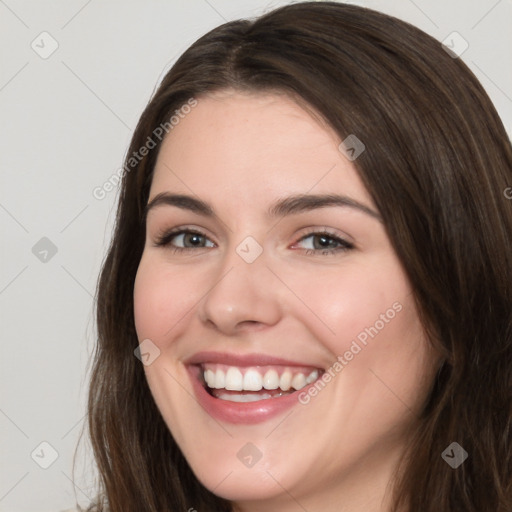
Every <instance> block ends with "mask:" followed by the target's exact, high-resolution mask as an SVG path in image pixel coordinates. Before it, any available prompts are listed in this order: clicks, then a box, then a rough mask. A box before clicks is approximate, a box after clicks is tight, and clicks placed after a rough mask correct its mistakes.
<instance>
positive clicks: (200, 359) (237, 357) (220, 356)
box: [184, 352, 319, 368]
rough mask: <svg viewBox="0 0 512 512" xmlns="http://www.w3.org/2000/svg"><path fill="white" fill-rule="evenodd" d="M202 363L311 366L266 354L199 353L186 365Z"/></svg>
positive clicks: (189, 359) (186, 362)
mask: <svg viewBox="0 0 512 512" xmlns="http://www.w3.org/2000/svg"><path fill="white" fill-rule="evenodd" d="M202 363H220V364H227V365H229V366H240V367H243V366H272V365H274V366H279V365H280V366H308V367H311V368H319V367H316V366H315V367H313V366H311V365H310V364H307V363H304V362H297V361H289V360H287V359H281V358H279V357H274V356H269V355H266V354H230V353H227V352H198V353H197V354H194V355H193V356H192V357H190V358H188V359H186V360H185V361H184V364H186V365H194V364H195V365H198V364H202Z"/></svg>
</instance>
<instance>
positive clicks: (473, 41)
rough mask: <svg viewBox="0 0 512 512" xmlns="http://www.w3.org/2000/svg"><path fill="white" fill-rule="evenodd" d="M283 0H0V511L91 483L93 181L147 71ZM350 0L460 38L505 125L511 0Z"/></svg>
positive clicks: (69, 500)
mask: <svg viewBox="0 0 512 512" xmlns="http://www.w3.org/2000/svg"><path fill="white" fill-rule="evenodd" d="M287 3H289V2H287V1H267V0H265V1H263V0H243V1H234V0H232V1H229V0H171V1H169V0H168V1H163V0H159V1H157V0H152V1H142V0H138V1H134V0H132V1H121V0H119V1H114V0H107V1H105V0H88V1H87V0H67V1H64V0H62V1H44V2H43V1H37V0H32V1H28V0H0V48H1V54H0V59H1V63H0V129H1V134H0V165H1V175H0V176H1V178H0V179H1V181H0V226H1V234H2V235H1V252H0V254H1V265H0V308H1V342H2V356H1V369H0V391H1V394H0V432H1V443H0V447H1V453H0V461H1V462H0V511H2V512H58V511H59V510H63V509H67V508H71V507H72V506H73V505H74V503H75V494H76V496H77V499H78V501H79V503H81V504H86V503H87V502H88V498H91V497H93V496H94V480H93V476H94V470H93V464H92V461H91V457H90V451H89V448H88V446H87V443H85V444H84V445H83V449H82V450H81V451H80V452H79V453H78V459H77V461H78V464H77V474H76V480H75V486H73V483H72V459H73V454H74V450H75V447H76V444H77V441H78V436H79V433H80V430H81V428H82V425H83V423H84V418H85V399H86V395H87V375H88V374H87V363H88V360H89V357H90V353H91V351H92V348H93V346H94V340H95V326H94V316H93V303H94V300H93V296H94V292H95V287H96V280H97V276H98V273H99V270H100V266H101V262H102V259H103V257H104V254H105V251H106V248H107V244H108V241H109V239H110V235H111V229H112V221H113V218H114V208H115V204H116V200H117V190H113V191H111V192H108V193H106V194H105V197H104V198H103V199H96V198H95V197H94V196H93V190H94V189H95V188H96V187H101V186H102V185H103V184H104V183H105V182H106V181H107V180H108V179H109V177H110V176H112V174H114V173H115V172H116V170H117V169H119V168H120V167H121V165H122V161H123V156H124V155H125V152H126V151H127V147H128V144H129V141H130V137H131V135H132V132H133V129H134V127H135V125H136V123H137V120H138V118H139V116H140V114H141V113H142V110H143V109H144V107H145V105H146V104H147V102H148V100H149V98H150V96H151V94H152V93H153V91H154V88H155V86H156V84H157V83H158V82H159V80H161V78H162V77H163V74H164V73H165V71H167V70H168V69H169V67H170V66H171V65H172V64H173V63H174V62H175V60H176V58H177V57H178V56H179V55H180V54H181V53H182V52H183V51H184V50H185V49H186V48H187V47H188V46H189V45H190V44H191V43H192V42H193V41H195V40H196V39H197V38H198V37H199V36H201V35H203V34H204V33H205V32H207V31H208V30H210V29H212V28H214V27H215V26H218V25H220V24H222V23H224V22H225V21H229V20H232V19H236V18H244V17H254V16H257V15H260V14H262V13H264V12H267V11H269V10H271V9H272V8H274V7H277V6H280V5H284V4H287ZM350 3H354V4H360V5H364V6H367V7H372V8H375V9H378V10H381V11H383V12H386V13H389V14H393V15H395V16H397V17H399V18H401V19H404V20H406V21H409V22H411V23H413V24H414V25H416V26H418V27H419V28H421V29H423V30H424V31H426V32H428V33H429V34H431V35H432V36H434V37H435V38H436V39H438V40H439V41H443V40H446V38H447V37H448V38H449V39H448V41H453V43H452V44H455V45H456V46H457V48H459V49H463V48H464V47H465V46H466V44H467V45H468V46H467V49H466V50H465V51H464V53H462V55H461V57H460V58H462V59H463V60H464V61H465V62H466V63H467V64H468V65H469V67H470V68H471V69H472V70H473V71H474V72H475V74H476V75H477V77H478V78H479V79H480V81H481V82H482V84H483V85H484V87H485V88H486V90H487V91H488V93H489V95H490V97H491V98H492V100H493V102H494V104H495V105H496V108H497V109H498V111H499V113H500V115H501V116H502V119H503V120H504V123H505V126H506V127H507V129H508V131H509V133H510V132H511V127H512V67H511V66H510V62H511V61H512V60H511V56H512V31H511V30H510V28H511V26H512V1H511V0H471V1H469V0H414V1H413V0H395V1H392V0H381V1H377V0H361V1H357V2H350ZM453 32H457V34H455V35H453ZM440 44H441V43H440ZM511 185H512V183H511ZM504 200H506V199H504ZM511 207H512V201H511ZM127 448H128V449H129V447H127Z"/></svg>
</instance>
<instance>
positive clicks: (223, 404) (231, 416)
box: [188, 366, 314, 424]
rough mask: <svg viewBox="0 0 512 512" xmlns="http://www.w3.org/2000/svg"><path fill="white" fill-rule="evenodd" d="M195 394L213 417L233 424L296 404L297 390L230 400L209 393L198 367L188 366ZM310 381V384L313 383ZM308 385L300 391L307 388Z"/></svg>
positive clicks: (268, 415)
mask: <svg viewBox="0 0 512 512" xmlns="http://www.w3.org/2000/svg"><path fill="white" fill-rule="evenodd" d="M188 372H189V375H190V378H191V380H192V386H193V388H194V392H195V395H196V397H197V399H198V401H199V403H200V405H201V407H202V408H203V409H204V410H205V411H206V412H207V413H208V414H209V415H210V416H212V417H213V418H215V419H217V420H220V421H225V422H228V423H235V424H250V423H261V422H263V421H266V420H269V419H271V418H273V417H274V416H277V415H278V414H280V413H282V412H284V411H286V410H287V409H290V408H291V407H293V406H294V405H296V404H298V403H299V401H298V395H299V393H298V392H294V393H290V394H289V395H284V396H280V397H277V398H267V399H264V400H258V401H257V402H230V401H228V400H221V399H220V398H215V397H214V396H212V395H210V393H208V391H206V389H205V388H204V386H203V385H202V383H201V382H200V380H199V374H200V368H199V367H197V366H189V367H188ZM313 384H314V383H312V384H311V385H313ZM307 388H308V386H306V387H304V388H303V389H301V390H300V391H304V390H307Z"/></svg>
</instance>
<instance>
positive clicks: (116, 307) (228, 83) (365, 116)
mask: <svg viewBox="0 0 512 512" xmlns="http://www.w3.org/2000/svg"><path fill="white" fill-rule="evenodd" d="M226 88H234V89H235V90H240V91H249V92H259V91H266V92H272V91H275V92H284V93H286V94H289V95H290V96H292V97H295V98H298V99H299V100H300V101H302V102H304V103H305V104H307V105H309V106H310V107H311V108H312V109H313V110H314V111H315V112H317V113H318V114H319V115H320V116H321V117H322V118H323V119H325V121H326V122H327V123H329V125H330V126H332V127H333V129H334V130H336V132H337V133H338V134H339V136H340V137H341V138H342V139H344V138H345V137H347V136H348V135H350V134H355V135H356V136H357V137H358V138H359V139H360V140H361V141H363V143H364V144H365V145H366V151H365V152H364V153H362V154H361V155H360V156H359V158H358V159H357V160H356V161H355V162H354V164H355V166H356V168H357V171H358V173H359V175H360V176H361V179H362V180H363V183H364V184H365V186H366V188H367V189H368V191H369V192H370V194H371V195H372V197H373V200H374V201H375V204H376V205H377V207H378V209H379V211H380V213H381V215H382V218H383V220H384V225H385V227H386V230H387V233H388V236H389V238H390V240H391V243H392V245H393V247H394V249H395V251H396V253H397V255H398V258H399V259H400V261H401V262H402V264H403V266H404V268H405V271H406V273H407V276H408V278H409V280H410V282H411V285H412V287H413V289H414V294H415V300H416V302H417V305H418V310H419V312H420V316H421V320H422V322H423V325H424V327H425V331H426V332H427V333H428V335H429V338H430V339H431V341H432V343H433V344H434V345H435V347H437V349H438V350H439V351H440V353H441V354H442V357H443V365H442V366H441V368H440V370H439V372H438V373H437V375H436V378H435V381H434V382H433V383H432V389H431V392H430V394H429V398H428V400H427V402H426V403H425V404H424V408H423V412H422V414H421V417H420V418H418V419H417V421H416V423H415V425H414V431H413V432H412V434H411V441H410V445H409V446H408V449H407V451H406V453H405V454H404V458H403V465H402V467H401V471H399V472H398V473H397V477H398V476H399V477H400V478H398V480H397V482H396V487H395V491H396V498H397V503H396V506H397V507H398V506H402V507H403V506H405V507H406V509H407V510H410V511H411V512H412V511H414V512H416V511H419V510H421V511H422V512H449V511H450V512H451V511H453V510H460V511H462V510H464V511H468V512H469V511H472V512H482V511H484V510H485V511H493V512H504V511H510V510H512V429H511V419H512V368H511V362H512V307H511V306H512V304H511V302H512V301H511V298H512V257H511V256H510V243H511V241H512V202H511V201H507V199H506V197H504V190H505V189H507V186H510V185H511V182H512V149H511V144H510V141H509V140H508V137H507V135H506V132H505V130H504V128H503V125H502V123H501V121H500V119H499V117H498V114H497V113H496V110H495V109H494V107H493V105H492V103H491V101H490V100H489V98H488V96H487V95H486V93H485V92H484V89H483V88H482V86H481V85H480V84H479V82H478V81H477V79H476V78H475V76H474V75H473V74H472V73H471V71H470V70H469V69H468V68H467V66H466V65H465V64H464V63H463V62H461V60H460V59H456V58H453V57H452V56H450V55H449V54H448V53H447V52H446V51H445V50H444V49H443V48H442V46H441V44H440V43H438V42H437V41H436V40H434V39H433V38H431V37H430V36H428V35H426V34H425V33H423V32H422V31H420V30H419V29H417V28H415V27H413V26H411V25H409V24H407V23H405V22H403V21H400V20H398V19H395V18H393V17H390V16H387V15H384V14H381V13H378V12H375V11H372V10H369V9H365V8H362V7H356V6H352V5H344V4H340V3H335V2H304V3H297V4H291V5H288V6H285V7H281V8H278V9H276V10H274V11H272V12H269V13H268V14H265V15H264V16H261V17H260V18H257V19H256V20H239V21H233V22H228V23H225V24H224V25H222V26H220V27H218V28H216V29H214V30H212V31H210V32H209V33H208V34H206V35H204V36H203V37H201V38H200V39H199V40H198V41H196V42H195V43H194V44H193V45H192V46H191V47H190V48H189V49H188V50H187V51H186V52H185V53H184V54H183V55H182V56H181V57H180V58H179V59H178V61H177V62H176V63H175V64H174V66H173V67H172V69H171V70H170V71H169V72H168V73H167V75H166V76H165V78H164V79H163V81H162V83H161V84H160V86H159V87H158V89H157V91H156V93H155V94H154V96H153V98H152V99H151V101H150V103H149V105H148V106H147V108H146V109H145V111H144V113H143V114H142V116H141V118H140V121H139V124H138V126H137V128H136V130H135V133H134V135H133V139H132V142H131V146H130V149H129V152H128V155H127V157H126V162H127V164H126V166H125V168H126V169H127V171H128V170H129V169H131V164H130V166H129V165H128V162H129V159H130V157H131V156H132V155H133V154H134V153H136V152H137V151H138V150H139V148H141V147H143V146H144V145H145V144H146V142H147V140H148V137H150V136H152V134H153V132H154V130H155V128H157V127H158V126H160V125H161V124H162V123H165V122H168V120H169V118H170V116H171V115H172V113H173V112H174V111H175V110H176V109H177V108H180V106H181V105H183V104H185V103H186V102H187V100H188V99H189V98H191V97H194V98H196V99H197V100H198V101H199V102H200V101H201V95H202V94H203V93H205V92H214V91H217V90H221V89H226ZM159 146H160V144H159V143H158V144H157V147H156V148H155V149H152V150H151V151H149V153H148V154H147V155H146V156H144V157H143V158H142V159H141V161H140V162H138V163H137V165H136V166H135V167H134V168H133V169H131V170H129V172H126V173H125V175H124V177H123V180H122V187H121V193H120V200H119V208H118V212H117V218H116V227H115V233H114V236H113V240H112V242H111V245H110V248H109V250H108V254H107V256H106V259H105V261H104V264H103V269H102V272H101V276H100V279H99V283H98V290H97V328H98V344H97V347H96V352H95V355H94V364H93V371H92V379H91V384H90V393H89V402H88V411H89V430H90V436H91V440H92V446H93V450H94V455H95V459H96V462H97V465H98V468H99V475H100V483H101V492H100V495H99V502H98V509H99V510H110V511H111V512H132V511H133V512H141V511H147V512H164V511H175V510H180V511H183V510H187V509H189V508H190V507H194V508H196V509H198V510H207V511H210V512H212V511H228V510H232V505H231V504H230V503H228V502H226V501H225V500H222V499H220V498H218V497H216V496H214V495H213V494H212V493H210V492H209V491H208V490H207V489H205V488H204V487H203V486H202V485H201V484H200V483H199V482H198V481H197V479H196V478H195V476H194V475H193V473H192V471H191V470H190V468H189V466H188V464H187V462H186V460H185V459H184V457H183V455H182V454H181V452H180V450H179V448H178V447H177V445H176V443H175V442H174V440H173V438H172V436H171V434H170V432H169V430H168V428H167V427H166V425H165V423H164V421H163V419H162V417H161V415H160V412H159V411H158V409H157V407H156V405H155V403H154V400H153V399H152V396H151V393H150V390H149V388H148V385H147V383H146V379H145V375H144V371H143V366H142V364H141V363H140V361H139V360H138V359H137V358H136V357H134V349H135V348H136V347H137V346H138V340H137V336H136V332H135V326H134V316H133V286H134V279H135V275H136V272H137V267H138V264H139V261H140V258H141V255H142V251H143V248H144V241H145V224H144V222H143V211H144V207H145V204H146V202H147V200H148V193H149V187H150V184H151V179H152V172H153V168H154V164H155V161H156V157H157V153H158V148H159ZM454 441H456V442H457V443H459V444H460V445H461V446H462V447H463V448H464V449H465V450H466V451H467V452H468V454H469V457H468V459H467V460H466V461H465V462H464V463H463V464H462V465H460V466H459V467H458V468H456V469H453V468H452V467H450V466H449V465H448V464H447V463H446V462H445V461H444V460H443V458H442V457H441V454H442V452H443V451H444V450H445V449H446V448H447V447H448V446H449V445H450V444H451V443H452V442H454Z"/></svg>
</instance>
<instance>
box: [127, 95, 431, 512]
mask: <svg viewBox="0 0 512 512" xmlns="http://www.w3.org/2000/svg"><path fill="white" fill-rule="evenodd" d="M197 100H198V103H197V106H195V107H194V108H193V109H191V111H190V112H189V113H188V114H187V115H186V116H184V117H183V118H182V119H180V121H179V124H177V125H176V126H175V127H174V129H173V130H172V131H171V132H170V133H169V135H168V136H167V138H166V139H165V140H164V142H163V144H162V147H161V149H160V152H159V155H158V160H157V163H156V166H155V172H154V177H153V181H152V185H151V190H150V196H149V201H148V204H149V206H148V211H147V218H146V223H147V224H146V226H147V237H146V245H145V248H144V252H143V255H142V258H141V261H140V265H139V268H138V272H137V277H136V282H135V289H134V302H135V322H136V330H137V335H138V338H139V341H140V342H141V343H143V348H144V347H145V348H146V351H147V352H148V354H149V355H148V356H147V361H146V364H145V366H144V369H145V372H146V377H147V381H148V383H149V386H150V389H151V392H152V395H153V397H154V399H155V401H156V404H157V406H158V408H159V410H160V411H161V413H162V416H163V418H164V420H165V422H166V424H167V425H168V427H169V429H170V431H171V433H172V435H173V437H174V439H175V440H176V442H177V443H178V445H179V446H180V448H181V450H182V452H183V454H184V455H185V457H186V459H187V461H188V462H189V465H190V466H191V468H192V470H193V471H194V473H195V474H196V475H197V477H198V478H199V480H200V481H201V482H202V483H203V484H204V485H205V486H206V487H207V488H208V489H210V490H211V491H213V492H214V493H215V494H217V495H219V496H222V497H224V498H226V499H229V500H232V501H234V502H237V503H238V504H239V505H240V507H241V508H242V509H247V510H249V509H251V506H253V505H255V504H256V503H258V504H262V503H267V504H270V503H273V504H275V505H276V506H277V505H279V506H280V507H282V508H281V509H280V510H288V509H287V508H286V507H287V506H289V505H287V504H290V503H291V504H292V505H293V506H295V507H297V504H296V502H299V503H300V504H301V505H302V506H304V507H307V505H309V506H310V507H311V509H312V510H319V509H320V506H321V504H322V503H325V504H328V503H331V504H332V500H333V498H334V497H336V496H338V497H339V496H344V500H345V503H348V502H349V501H350V500H353V503H354V504H355V503H356V502H357V503H359V501H357V500H362V501H360V503H363V502H364V504H366V505H368V506H369V505H370V504H373V503H374V502H375V503H377V501H378V500H380V499H381V498H382V496H381V495H380V490H383V489H384V487H385V485H386V484H387V480H388V479H389V476H390V472H391V470H392V467H393V464H394V463H395V462H396V460H397V457H398V455H399V454H400V450H401V449H402V447H403V443H404V440H405V435H406V431H407V429H408V428H410V426H411V425H412V424H413V421H414V420H415V418H416V417H417V413H418V411H419V410H420V408H421V406H422V403H423V401H424V399H425V397H426V394H427V392H428V388H429V383H430V382H431V379H432V376H433V367H434V365H433V357H432V354H431V353H430V348H429V344H428V342H427V340H426V338H425V336H424V333H423V330H422V328H421V325H420V322H419V320H418V315H417V311H416V309H415V306H414V301H413V295H412V290H411V287H410V284H409V282H408V280H407V278H406V276H405V273H404V270H403V268H402V266H401V264H400V262H399V260H398V258H397V256H396V254H395V252H394V250H393V249H392V246H391V245H390V241H389V239H388V237H387V234H386V230H385V227H384V225H383V223H382V221H381V219H380V216H379V212H378V211H377V209H376V207H375V204H374V202H373V201H372V198H371V196H370V195H369V193H368V191H367V190H366V189H365V187H364V186H363V184H362V182H361V180H360V179H359V177H358V174H357V172H356V170H355V168H354V165H353V163H352V161H351V160H350V159H349V158H347V156H346V153H344V152H342V151H340V149H339V145H340V142H341V139H339V137H338V136H337V135H336V134H335V133H334V132H333V131H332V130H331V129H329V128H328V127H327V126H326V125H324V124H322V123H321V121H319V120H318V119H316V118H314V117H312V116H311V115H310V114H309V113H307V112H306V111H305V110H303V109H302V108H301V107H299V106H298V105H297V104H296V103H295V102H294V101H292V99H290V98H288V97H286V96H284V95H278V94H242V93H238V92H234V91H223V92H221V93H216V94H214V95H209V96H203V97H199V98H197ZM390 199H391V198H390ZM391 200H392V199H391ZM143 352H144V350H143ZM365 481H366V484H365ZM369 486H370V487H369ZM369 488H370V489H372V491H371V492H370V491H368V489H369ZM358 489H363V491H362V492H359V491H358ZM350 496H353V498H350ZM355 496H359V497H358V498H356V497H355ZM361 496H363V498H364V499H363V498H361ZM372 500H374V501H372ZM331 506H332V505H331ZM291 510H295V509H291ZM323 510H330V509H329V508H327V509H325V508H324V509H323Z"/></svg>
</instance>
